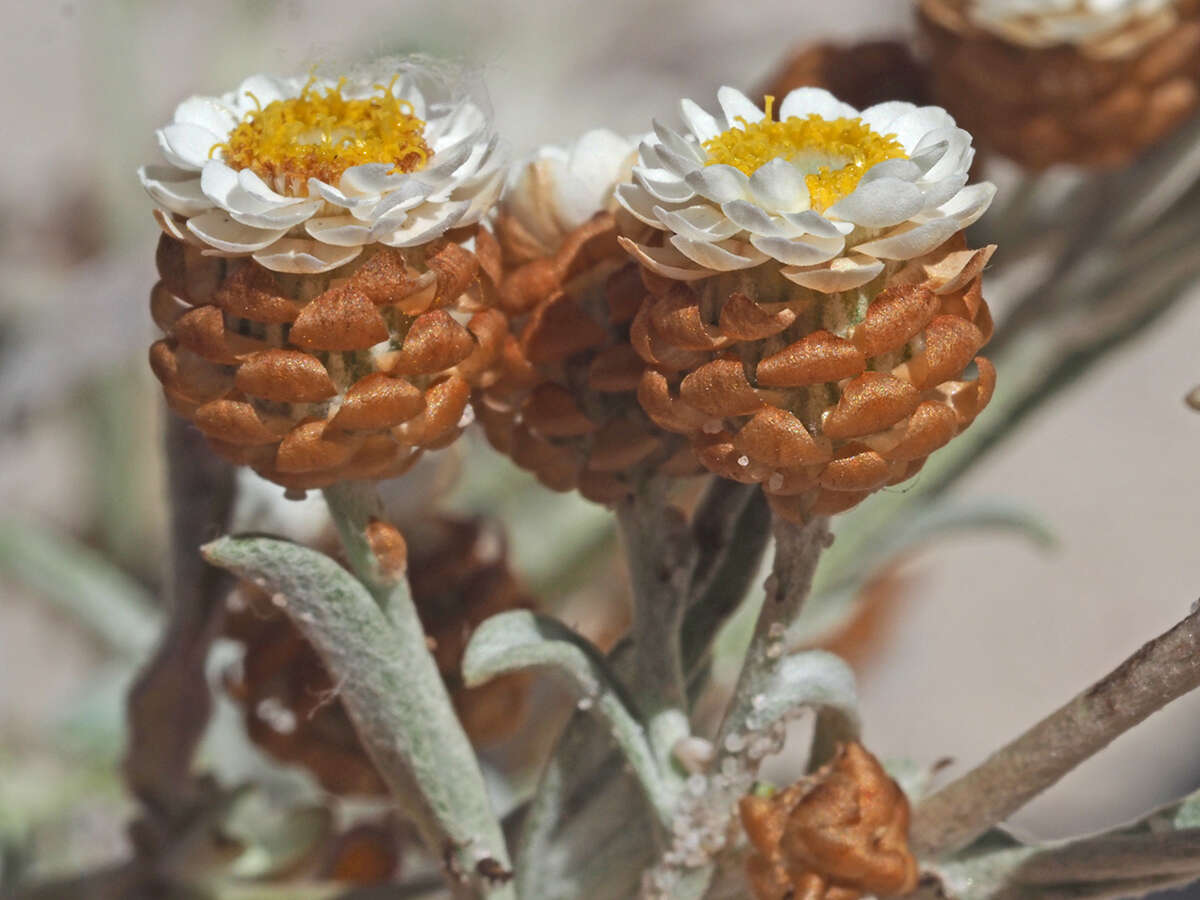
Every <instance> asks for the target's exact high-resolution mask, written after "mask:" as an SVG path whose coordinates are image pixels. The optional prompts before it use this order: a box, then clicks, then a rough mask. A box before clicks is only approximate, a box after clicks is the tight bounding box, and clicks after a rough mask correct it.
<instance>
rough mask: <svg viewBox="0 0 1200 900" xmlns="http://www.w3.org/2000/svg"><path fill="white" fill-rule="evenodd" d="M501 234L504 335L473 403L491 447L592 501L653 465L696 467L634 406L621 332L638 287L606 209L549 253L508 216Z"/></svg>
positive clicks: (676, 470)
mask: <svg viewBox="0 0 1200 900" xmlns="http://www.w3.org/2000/svg"><path fill="white" fill-rule="evenodd" d="M498 231H499V235H500V245H501V249H502V251H503V254H504V260H505V269H504V276H503V278H502V280H501V282H500V288H499V294H500V305H501V308H502V309H503V310H504V311H505V312H506V313H507V314H508V315H509V317H510V323H511V326H512V332H513V333H512V335H511V336H510V337H509V338H508V339H507V345H506V347H505V349H504V352H503V354H502V365H501V375H500V377H499V378H497V379H496V381H495V382H494V383H493V384H492V385H491V386H489V387H487V388H485V389H484V390H482V391H480V392H478V393H477V397H476V401H475V408H476V413H477V416H478V418H479V420H480V422H481V423H482V424H483V427H484V430H485V432H486V433H487V436H488V439H489V440H490V441H491V443H492V445H493V446H495V447H496V448H497V449H498V450H500V451H501V452H504V453H507V454H508V455H510V456H511V457H512V458H513V461H514V462H516V463H517V465H519V466H521V467H522V468H524V469H528V470H529V471H531V472H533V473H534V474H535V475H537V477H538V479H539V480H540V481H541V482H542V483H543V484H545V485H546V486H548V487H550V488H553V489H554V490H559V491H567V490H574V489H578V490H579V492H580V493H581V494H583V496H585V497H587V498H588V499H589V500H594V501H595V502H597V503H614V502H616V501H618V500H620V499H622V498H623V497H625V496H627V495H628V494H629V493H630V491H631V490H632V488H633V486H634V485H635V484H636V482H637V479H638V478H639V477H641V476H642V475H644V474H647V473H650V472H654V471H662V472H664V473H666V474H674V475H685V474H694V473H696V472H698V471H699V469H700V467H699V465H698V463H697V462H696V458H695V456H694V454H693V453H692V451H691V448H690V447H689V446H688V444H687V442H686V441H683V440H680V439H679V438H677V437H675V436H674V435H671V434H667V433H664V432H663V431H662V430H661V429H659V428H658V427H656V426H655V425H654V423H653V422H651V421H650V419H649V418H647V416H646V414H645V413H644V412H643V411H642V409H641V408H640V407H639V406H638V403H637V400H636V396H635V392H636V390H637V386H638V383H639V381H640V379H641V375H642V372H643V370H644V369H645V363H643V362H642V360H641V359H639V358H638V356H637V354H636V353H635V352H634V351H633V349H632V348H631V347H630V346H629V341H628V333H629V323H630V321H631V320H632V319H633V316H634V313H635V312H636V310H637V307H638V305H639V304H640V303H641V302H642V299H643V297H644V296H645V293H646V290H645V287H644V286H643V284H642V282H641V279H640V277H639V275H638V270H637V267H636V266H635V265H634V264H633V263H631V262H629V261H628V260H627V259H626V257H625V255H624V254H623V253H622V252H621V250H620V249H619V247H618V246H617V242H616V224H615V222H614V219H613V217H612V215H610V214H608V213H600V214H597V215H596V216H595V217H594V218H592V219H591V220H590V221H589V222H586V223H584V224H583V225H581V226H579V227H578V228H576V229H575V230H574V231H572V232H571V233H570V234H568V235H567V236H566V237H565V239H564V240H563V242H562V244H561V246H560V247H559V249H558V250H557V251H556V252H555V253H554V254H552V255H550V256H538V255H534V254H532V253H531V252H529V251H528V250H526V249H525V248H528V247H531V246H532V245H533V242H532V241H531V240H529V239H527V238H526V236H524V235H523V234H522V233H521V230H520V226H519V225H518V224H517V223H516V222H515V221H514V220H512V219H509V218H504V217H502V218H501V220H500V223H499V226H498Z"/></svg>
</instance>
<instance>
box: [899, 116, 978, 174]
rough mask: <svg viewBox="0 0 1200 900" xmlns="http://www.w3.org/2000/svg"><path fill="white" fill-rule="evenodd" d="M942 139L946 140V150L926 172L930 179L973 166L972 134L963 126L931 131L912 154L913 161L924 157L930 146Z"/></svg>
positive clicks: (962, 170)
mask: <svg viewBox="0 0 1200 900" xmlns="http://www.w3.org/2000/svg"><path fill="white" fill-rule="evenodd" d="M942 141H945V142H946V150H945V152H944V153H942V154H941V156H940V157H938V159H937V161H936V162H934V163H933V165H931V166H930V167H929V168H928V169H927V170H926V172H925V177H926V178H927V179H929V180H930V181H937V180H939V179H942V178H946V177H947V176H949V175H951V174H953V173H954V172H964V171H966V170H967V169H969V168H970V167H971V156H972V151H971V135H969V134H968V133H967V132H965V131H963V130H962V129H961V128H949V129H940V130H938V131H931V132H929V133H928V134H927V135H926V136H925V137H924V138H922V139H921V141H920V143H918V144H917V146H916V148H915V149H914V150H913V151H912V153H911V154H910V156H911V157H912V158H913V162H917V158H918V157H924V155H925V151H926V150H927V149H928V148H930V147H934V146H936V145H937V144H940V143H941V142H942ZM918 164H920V163H918Z"/></svg>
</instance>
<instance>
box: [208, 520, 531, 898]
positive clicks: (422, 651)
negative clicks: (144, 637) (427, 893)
mask: <svg viewBox="0 0 1200 900" xmlns="http://www.w3.org/2000/svg"><path fill="white" fill-rule="evenodd" d="M204 554H205V556H206V558H207V559H208V560H209V561H210V562H212V563H213V564H214V565H219V566H221V567H223V568H226V569H228V570H230V571H231V572H234V573H235V574H237V575H239V576H240V577H243V578H248V579H250V580H251V581H253V582H255V583H256V584H258V585H259V586H261V587H263V588H265V589H267V590H269V591H271V592H273V593H277V594H281V595H283V597H284V598H286V601H285V603H284V609H285V610H286V611H287V612H288V614H289V615H290V616H291V618H292V621H293V622H294V623H295V624H296V626H297V627H298V628H299V629H300V630H301V631H302V632H303V633H304V635H305V637H307V638H308V639H309V641H311V642H312V644H313V645H314V646H315V647H316V649H317V651H318V652H319V653H320V654H321V656H322V658H323V659H324V661H325V663H326V665H327V666H328V667H329V670H330V672H331V673H332V674H333V676H334V679H335V681H336V683H337V684H338V685H339V691H340V694H339V695H340V697H341V699H342V702H343V703H344V704H345V705H346V709H347V711H348V712H349V713H350V717H351V719H352V720H353V721H354V724H355V727H356V729H357V731H358V733H359V736H360V737H361V738H362V740H363V744H364V746H365V747H366V749H367V751H368V752H369V753H370V755H371V758H372V759H373V760H374V762H375V764H376V766H377V767H378V768H379V770H380V773H381V774H382V775H383V776H384V778H385V779H386V780H387V781H388V785H389V787H390V788H391V789H392V793H393V795H394V796H395V797H396V798H397V799H398V800H400V801H401V802H404V801H405V800H407V801H408V802H409V804H410V809H409V810H408V812H409V814H410V815H412V816H413V818H414V819H415V821H416V823H417V826H418V828H419V830H420V831H421V834H422V837H423V838H424V839H425V842H426V844H427V846H429V847H430V849H431V850H432V852H434V854H435V855H437V856H438V857H439V858H440V857H441V856H442V854H443V853H444V852H446V851H447V850H448V851H449V852H451V853H452V854H453V855H454V857H455V859H456V860H457V863H458V867H459V869H460V871H461V872H462V873H463V875H464V878H470V879H472V880H473V881H474V882H475V884H476V892H474V893H471V894H470V895H469V896H482V895H484V894H486V895H487V896H494V897H512V896H513V895H512V892H511V888H510V887H509V886H497V887H496V888H495V889H494V890H492V891H491V892H490V893H488V888H487V886H486V885H485V884H484V883H483V879H481V878H479V877H477V876H474V869H475V861H476V860H479V859H482V858H483V857H484V856H490V857H492V858H493V859H494V860H496V861H497V862H499V863H500V864H501V865H503V866H504V867H505V868H507V862H508V857H507V851H506V849H505V846H504V840H503V837H502V835H501V834H500V829H499V825H498V823H497V822H496V819H495V817H494V815H493V814H492V810H491V807H490V804H489V801H488V797H487V791H486V788H485V785H484V781H483V777H482V775H481V774H480V771H479V766H478V764H477V762H476V759H475V754H474V751H473V750H472V748H471V745H470V742H469V741H467V739H466V736H465V735H464V734H463V731H462V726H461V725H460V724H459V722H458V719H457V718H456V717H455V715H454V710H453V707H452V706H451V703H450V698H449V696H448V695H447V694H446V688H445V685H444V684H443V683H442V679H441V676H440V675H439V673H438V670H437V667H436V665H435V664H434V663H433V660H432V658H431V657H430V655H429V651H428V649H427V647H426V646H425V634H424V631H423V630H422V629H421V626H420V622H419V621H418V620H417V618H416V612H415V610H413V609H412V601H411V598H410V597H409V596H408V587H407V584H406V583H404V582H403V581H402V582H400V583H399V584H398V585H397V586H396V595H395V596H393V597H392V598H391V599H390V602H389V603H388V610H389V614H388V616H385V614H384V612H383V610H382V609H381V608H380V606H379V605H378V604H377V603H376V602H375V600H374V599H373V598H372V596H371V594H370V593H368V591H367V589H366V588H365V587H364V586H363V585H362V583H361V582H359V581H358V580H357V579H356V578H354V577H353V576H352V575H350V573H348V572H347V571H346V570H345V569H343V568H342V567H341V566H339V565H338V564H337V563H336V562H334V561H333V560H332V559H330V558H329V557H327V556H324V555H323V554H320V553H317V552H316V551H314V550H309V549H307V548H305V547H300V546H297V545H295V544H292V543H290V542H288V541H281V540H275V539H271V538H258V537H226V538H221V539H220V540H218V541H215V542H213V543H211V544H208V545H207V546H206V547H205V548H204ZM409 613H411V615H410V614H409Z"/></svg>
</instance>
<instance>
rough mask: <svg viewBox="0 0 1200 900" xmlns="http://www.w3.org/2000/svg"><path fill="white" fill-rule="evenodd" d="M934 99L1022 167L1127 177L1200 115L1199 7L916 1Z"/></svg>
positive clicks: (1166, 2) (1174, 0)
mask: <svg viewBox="0 0 1200 900" xmlns="http://www.w3.org/2000/svg"><path fill="white" fill-rule="evenodd" d="M919 9H920V24H921V27H922V31H923V32H924V36H925V43H926V44H927V46H928V47H929V49H930V53H929V68H930V77H931V81H932V89H933V95H934V98H935V99H936V101H937V102H938V103H941V104H943V105H944V106H945V107H946V108H947V109H948V110H950V112H951V113H953V114H954V116H955V117H957V118H958V119H959V121H960V122H962V124H963V127H965V128H968V129H970V131H971V133H972V134H974V135H975V137H976V139H977V140H978V142H979V144H980V147H982V148H984V149H986V150H988V151H994V152H996V153H999V154H1001V155H1004V156H1007V157H1009V158H1010V159H1012V160H1014V161H1016V162H1018V163H1020V164H1021V165H1023V166H1025V167H1026V168H1029V169H1033V170H1041V169H1044V168H1046V167H1048V166H1051V165H1054V164H1058V163H1067V164H1072V165H1077V166H1086V167H1090V168H1113V167H1119V166H1124V165H1126V164H1128V163H1129V162H1130V161H1131V160H1132V159H1134V158H1135V157H1136V156H1137V155H1138V154H1140V153H1141V152H1143V151H1144V150H1146V149H1147V148H1149V147H1152V146H1154V145H1155V144H1157V143H1158V142H1160V141H1161V140H1163V139H1164V138H1165V137H1167V136H1168V135H1169V134H1170V133H1171V132H1172V131H1174V130H1175V129H1176V128H1177V127H1178V126H1179V125H1180V124H1181V123H1182V122H1184V121H1185V120H1186V119H1187V118H1188V117H1189V116H1191V115H1193V114H1194V113H1195V111H1196V110H1197V109H1198V108H1200V0H920V6H919Z"/></svg>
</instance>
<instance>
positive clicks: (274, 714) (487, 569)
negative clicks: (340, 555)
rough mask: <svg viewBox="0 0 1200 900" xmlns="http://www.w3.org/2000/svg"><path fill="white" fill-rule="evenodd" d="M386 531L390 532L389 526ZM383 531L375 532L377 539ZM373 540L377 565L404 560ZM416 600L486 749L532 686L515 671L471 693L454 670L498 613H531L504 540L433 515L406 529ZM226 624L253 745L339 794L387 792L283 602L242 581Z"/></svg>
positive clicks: (398, 550) (391, 543)
mask: <svg viewBox="0 0 1200 900" xmlns="http://www.w3.org/2000/svg"><path fill="white" fill-rule="evenodd" d="M385 527H386V526H385ZM382 530H383V529H377V531H382ZM386 538H387V539H386V540H384V539H383V536H380V535H378V534H377V535H376V540H374V541H373V545H374V546H376V547H377V552H378V547H380V546H383V547H384V548H385V554H384V556H383V557H382V558H381V563H382V564H383V565H385V566H388V565H390V564H392V563H394V562H397V561H398V560H400V559H402V558H403V555H404V553H403V550H402V546H403V544H402V543H398V542H400V541H402V539H400V538H399V533H398V532H396V531H395V529H390V533H389V534H388V535H386ZM408 546H409V553H410V559H411V569H410V572H409V578H410V584H411V586H412V592H413V600H414V602H415V603H416V606H417V612H418V614H419V615H420V618H421V622H422V624H423V625H424V626H425V631H426V634H427V635H428V636H429V639H430V641H431V646H433V653H434V657H435V659H436V660H437V664H438V669H439V670H440V672H441V673H442V678H443V680H444V681H445V683H446V687H447V688H448V689H449V691H450V696H451V699H452V700H453V702H454V706H455V709H456V711H457V712H458V715H459V718H460V719H461V720H462V723H463V727H464V728H465V729H466V731H467V734H468V735H469V736H470V737H471V739H472V741H474V742H475V743H476V744H479V745H487V744H492V743H495V742H497V741H500V740H502V739H504V738H505V737H508V736H509V735H511V734H512V733H514V732H515V731H516V729H517V728H518V727H519V726H520V724H521V720H522V718H523V715H524V711H525V705H526V701H527V697H528V692H529V686H530V683H531V678H530V676H529V675H528V674H527V673H515V674H512V675H506V676H503V677H501V678H496V679H494V680H492V681H490V682H488V683H487V684H485V685H481V686H480V687H476V688H467V687H465V686H464V685H463V683H462V676H461V674H460V671H459V670H460V666H461V663H462V656H463V651H464V649H465V647H466V644H467V640H468V639H469V638H470V636H471V632H472V631H473V630H474V629H475V627H476V626H477V625H479V623H480V622H482V621H483V620H484V619H486V618H487V617H489V616H492V615H495V614H496V613H500V612H504V611H507V610H511V609H528V608H532V606H533V600H532V598H531V597H530V596H529V595H528V594H527V593H525V591H524V589H523V588H522V587H521V585H520V583H519V582H518V581H517V579H516V578H515V577H514V575H513V573H512V571H511V570H510V569H509V568H508V564H507V560H506V558H505V550H504V543H503V540H502V539H501V538H500V536H499V535H497V534H496V533H495V532H494V531H493V530H492V529H490V528H489V527H487V526H485V525H484V524H483V523H482V522H480V521H478V520H470V519H451V518H446V517H434V518H430V519H428V520H425V521H423V522H422V523H420V524H415V525H414V526H413V527H411V528H410V529H409V539H408ZM235 600H236V601H237V602H236V603H231V607H230V612H229V614H228V615H227V616H226V620H225V634H226V636H227V637H230V638H232V639H234V640H236V641H238V642H239V643H242V644H244V645H245V647H246V653H245V656H244V659H243V662H242V665H241V668H240V671H237V672H230V673H228V674H227V676H226V679H225V684H226V689H227V690H228V692H229V693H230V695H231V696H232V697H233V698H234V699H235V700H237V701H238V702H239V703H241V704H242V706H243V708H244V715H245V722H246V730H247V733H248V734H249V736H250V738H251V740H253V741H254V742H255V743H256V744H257V745H258V746H259V747H260V748H262V749H263V750H264V751H265V752H267V753H269V754H270V755H271V756H273V757H274V758H275V759H278V760H281V761H284V762H289V763H293V764H296V765H299V766H302V767H303V768H305V769H307V770H308V771H309V772H310V773H312V775H313V777H315V778H316V779H317V780H318V781H319V782H320V783H321V785H322V786H323V787H324V788H325V789H326V790H328V791H330V792H332V793H335V794H370V795H383V794H386V793H387V788H386V785H384V783H383V780H382V779H381V778H380V776H379V774H378V773H377V771H376V769H375V766H374V764H373V763H372V762H371V760H370V759H369V758H368V757H367V755H366V752H365V751H364V750H363V748H362V745H361V743H360V742H359V740H358V736H357V734H356V733H355V731H354V727H353V726H352V725H351V723H350V719H349V717H348V716H347V714H346V711H345V709H344V708H343V706H342V704H341V702H340V701H339V700H338V699H337V686H336V685H335V684H334V683H333V680H332V679H331V677H330V675H329V672H328V671H327V670H326V668H325V665H324V663H323V662H322V661H321V659H320V657H319V656H318V655H317V652H316V650H315V649H314V648H313V646H312V645H311V644H310V643H309V642H308V641H307V640H305V638H304V637H303V636H302V635H301V633H300V632H299V630H297V628H296V627H295V626H294V625H293V624H292V623H291V621H290V620H289V619H288V618H287V616H286V615H285V614H284V612H283V610H284V609H285V608H286V605H287V599H286V598H284V597H280V598H279V604H278V605H277V604H275V603H272V602H271V599H270V598H268V597H267V595H266V594H265V593H264V592H263V591H261V590H259V589H258V588H256V587H254V586H253V585H251V584H249V583H247V582H243V583H242V584H241V585H239V587H238V593H237V594H236V595H235Z"/></svg>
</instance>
